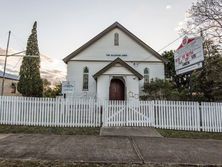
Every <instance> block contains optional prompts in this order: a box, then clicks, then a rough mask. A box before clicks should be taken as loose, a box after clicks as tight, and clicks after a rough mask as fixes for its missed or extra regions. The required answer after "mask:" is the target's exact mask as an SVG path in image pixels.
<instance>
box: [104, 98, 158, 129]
mask: <svg viewBox="0 0 222 167" xmlns="http://www.w3.org/2000/svg"><path fill="white" fill-rule="evenodd" d="M153 124H154V110H153V101H140V102H135V101H104V102H103V126H152V125H153Z"/></svg>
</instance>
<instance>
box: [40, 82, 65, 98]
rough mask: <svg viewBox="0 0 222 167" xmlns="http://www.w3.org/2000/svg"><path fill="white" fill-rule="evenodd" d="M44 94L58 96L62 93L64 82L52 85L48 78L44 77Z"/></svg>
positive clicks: (45, 95)
mask: <svg viewBox="0 0 222 167" xmlns="http://www.w3.org/2000/svg"><path fill="white" fill-rule="evenodd" d="M43 88H44V91H43V96H44V97H52V98H54V97H56V96H59V95H61V91H62V84H61V83H57V84H56V85H51V83H50V82H49V81H48V80H47V79H43Z"/></svg>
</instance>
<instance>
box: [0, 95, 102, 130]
mask: <svg viewBox="0 0 222 167" xmlns="http://www.w3.org/2000/svg"><path fill="white" fill-rule="evenodd" d="M99 106H100V105H98V104H97V102H96V101H95V100H83V99H79V100H78V99H77V100H70V99H66V100H65V99H53V98H30V97H7V96H5V97H0V124H10V125H39V126H63V127H85V126H89V127H96V126H100V122H101V120H100V118H101V116H100V108H99Z"/></svg>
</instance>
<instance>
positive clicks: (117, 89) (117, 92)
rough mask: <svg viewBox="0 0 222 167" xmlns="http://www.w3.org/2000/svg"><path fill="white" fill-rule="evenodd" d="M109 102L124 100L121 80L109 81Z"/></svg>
mask: <svg viewBox="0 0 222 167" xmlns="http://www.w3.org/2000/svg"><path fill="white" fill-rule="evenodd" d="M109 100H124V84H123V82H122V81H121V80H119V79H112V80H111V83H110V88H109Z"/></svg>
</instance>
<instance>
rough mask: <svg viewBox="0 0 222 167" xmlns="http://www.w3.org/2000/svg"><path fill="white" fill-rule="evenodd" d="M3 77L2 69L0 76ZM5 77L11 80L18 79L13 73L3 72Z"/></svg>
mask: <svg viewBox="0 0 222 167" xmlns="http://www.w3.org/2000/svg"><path fill="white" fill-rule="evenodd" d="M2 77H3V71H0V78H2ZM5 78H7V79H12V80H19V76H17V75H14V74H9V73H5Z"/></svg>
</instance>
